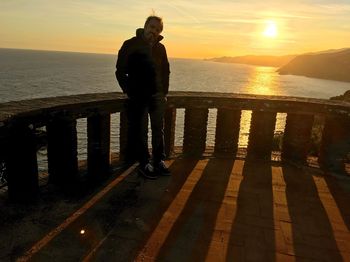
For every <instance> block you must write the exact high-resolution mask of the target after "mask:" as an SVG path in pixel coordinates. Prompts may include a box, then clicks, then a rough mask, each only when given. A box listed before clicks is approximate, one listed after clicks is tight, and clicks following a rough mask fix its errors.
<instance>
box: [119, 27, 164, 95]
mask: <svg viewBox="0 0 350 262" xmlns="http://www.w3.org/2000/svg"><path fill="white" fill-rule="evenodd" d="M162 39H163V37H162V36H159V39H158V41H157V42H156V43H155V44H154V45H153V46H151V45H149V43H147V42H146V41H145V40H144V38H143V29H141V28H140V29H137V30H136V37H133V38H131V39H129V40H126V41H125V42H124V43H123V45H122V47H121V48H120V50H119V53H118V59H117V64H116V72H115V75H116V77H117V80H118V83H119V85H120V87H121V89H122V90H123V92H124V93H127V95H128V96H129V97H135V98H145V97H151V96H152V95H154V94H156V93H160V94H163V95H166V94H167V93H168V90H169V74H170V70H169V62H168V57H167V54H166V50H165V47H164V45H162V44H161V43H159V41H161V40H162Z"/></svg>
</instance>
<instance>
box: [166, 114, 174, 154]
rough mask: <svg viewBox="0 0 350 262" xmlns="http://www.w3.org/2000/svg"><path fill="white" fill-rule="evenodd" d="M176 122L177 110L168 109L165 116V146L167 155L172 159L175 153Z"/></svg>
mask: <svg viewBox="0 0 350 262" xmlns="http://www.w3.org/2000/svg"><path fill="white" fill-rule="evenodd" d="M175 122H176V108H167V110H166V111H165V116H164V144H165V155H166V156H167V157H170V156H171V154H172V153H173V152H174V142H175Z"/></svg>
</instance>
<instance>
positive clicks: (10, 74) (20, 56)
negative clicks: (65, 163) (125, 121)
mask: <svg viewBox="0 0 350 262" xmlns="http://www.w3.org/2000/svg"><path fill="white" fill-rule="evenodd" d="M117 51H118V50H116V53H117ZM116 58H117V56H116V54H115V55H113V54H89V53H73V52H58V51H38V50H19V49H1V48H0V103H4V102H9V101H19V100H25V99H33V98H42V97H55V96H64V95H76V94H86V93H101V92H102V93H103V92H120V91H121V89H120V87H119V85H118V83H117V82H116V79H115V75H114V72H115V62H116ZM169 62H170V70H171V74H170V90H172V91H197V92H220V93H238V94H258V95H259V94H260V95H281V96H296V97H309V98H324V99H328V98H330V97H332V96H337V95H341V94H343V93H344V92H345V91H347V90H350V83H348V82H339V81H331V80H323V79H316V78H309V77H304V76H295V75H279V74H278V73H277V72H276V70H277V68H276V67H264V66H253V65H245V64H233V63H218V62H213V61H206V60H200V59H184V58H169ZM250 117H251V112H250V111H243V112H242V116H241V128H240V138H239V147H243V148H244V147H246V146H247V143H248V134H249V124H250ZM215 120H216V110H214V109H210V110H209V120H208V132H207V133H208V134H207V146H212V145H213V144H214V138H215ZM111 122H112V127H111V143H112V144H111V149H112V151H118V150H119V145H118V138H119V130H118V127H119V118H118V114H113V115H112V118H111ZM284 125H285V114H283V113H279V114H278V115H277V123H276V128H275V132H281V131H282V130H283V128H284ZM183 126H184V109H178V112H177V119H176V131H175V144H176V145H182V142H183ZM86 145H87V137H86V119H79V120H78V151H79V152H78V157H79V159H81V160H83V159H86V157H87V152H86V148H87V147H86ZM38 154H39V155H38V159H39V169H40V170H41V171H45V170H46V169H47V163H46V160H45V159H46V151H45V149H42V150H41V151H39V153H38Z"/></svg>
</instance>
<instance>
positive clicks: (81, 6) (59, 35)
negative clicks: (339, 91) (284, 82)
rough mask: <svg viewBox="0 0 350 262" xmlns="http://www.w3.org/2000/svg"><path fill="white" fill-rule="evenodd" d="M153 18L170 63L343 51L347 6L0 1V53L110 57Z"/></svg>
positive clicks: (339, 2)
mask: <svg viewBox="0 0 350 262" xmlns="http://www.w3.org/2000/svg"><path fill="white" fill-rule="evenodd" d="M152 10H154V12H155V14H156V15H159V16H161V17H163V19H164V25H165V26H164V32H163V33H162V35H163V36H164V37H165V39H164V44H165V45H166V47H167V51H168V55H169V57H184V58H210V57H219V56H239V55H248V54H256V55H262V54H264V55H285V54H300V53H305V52H312V51H321V50H327V49H337V48H344V47H350V0H292V1H287V0H280V1H278V0H263V1H261V0H244V1H229V0H192V1H188V0H156V1H145V0H142V1H141V0H30V1H28V0H1V1H0V47H4V48H24V49H42V50H61V51H78V52H91V53H112V54H115V53H116V52H117V51H118V49H119V48H120V46H121V44H122V43H123V41H124V40H126V39H128V38H130V37H132V36H133V35H134V34H135V29H136V28H138V27H142V26H143V24H144V20H145V18H146V17H147V16H148V15H150V14H151V13H152Z"/></svg>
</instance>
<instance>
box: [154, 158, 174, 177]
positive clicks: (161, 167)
mask: <svg viewBox="0 0 350 262" xmlns="http://www.w3.org/2000/svg"><path fill="white" fill-rule="evenodd" d="M155 172H156V173H158V174H159V175H161V176H170V175H171V173H170V170H169V168H167V167H166V165H165V163H164V161H160V162H159V163H158V164H157V165H156V166H155Z"/></svg>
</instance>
